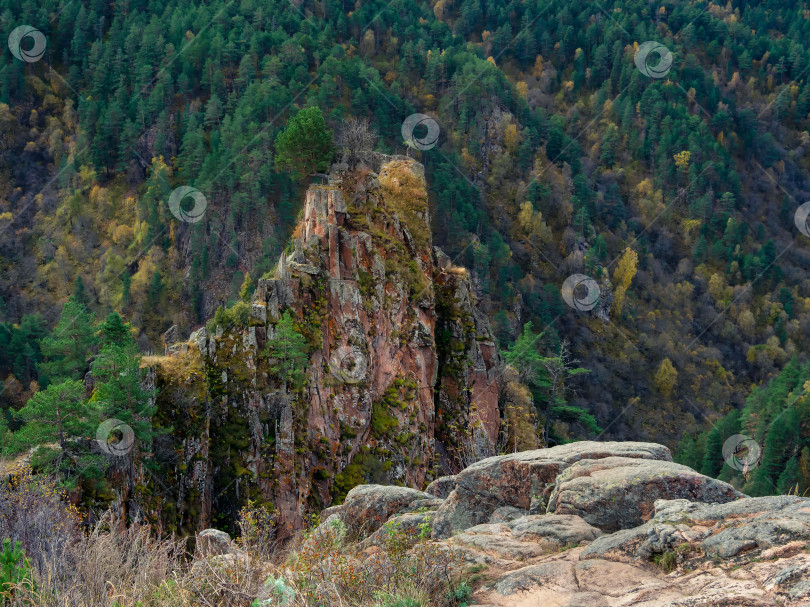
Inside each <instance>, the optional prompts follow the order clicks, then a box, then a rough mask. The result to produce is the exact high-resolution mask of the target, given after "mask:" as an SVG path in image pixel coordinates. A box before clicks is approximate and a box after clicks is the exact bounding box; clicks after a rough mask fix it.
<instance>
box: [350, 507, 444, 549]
mask: <svg viewBox="0 0 810 607" xmlns="http://www.w3.org/2000/svg"><path fill="white" fill-rule="evenodd" d="M432 518H433V513H432V512H408V513H405V514H400V515H397V516H393V517H391V518H390V519H388V521H387V522H386V523H385V524H384V525H383V526H382V527H380V528H379V529H377V530H376V531H374V533H372V534H371V535H369V536H368V537H367V538H366V539H364V540H363V541H362V542H360V543H359V544H358V545H357V547H358V549H360V550H365V549H366V548H368V547H369V546H382V545H384V544H385V542H386V540H387V539H389V538H390V537H391V535H392V534H397V535H400V534H401V535H402V536H403V537H405V538H407V539H408V540H409V541H416V540H418V539H419V538H420V536H421V535H422V534H423V529H424V528H425V527H424V526H425V525H427V527H426V528H427V530H428V532H429V531H430V521H431V519H432Z"/></svg>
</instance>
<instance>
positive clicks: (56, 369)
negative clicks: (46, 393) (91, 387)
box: [40, 295, 98, 382]
mask: <svg viewBox="0 0 810 607" xmlns="http://www.w3.org/2000/svg"><path fill="white" fill-rule="evenodd" d="M97 343H98V342H97V339H96V330H95V327H94V326H93V315H92V314H91V313H90V312H88V311H87V308H85V307H84V305H82V304H81V303H79V301H78V300H77V299H76V298H75V297H74V296H73V295H71V296H70V297H69V298H68V300H67V302H65V305H64V307H63V308H62V316H61V317H60V318H59V323H58V324H57V325H56V327H54V329H53V332H52V333H51V334H50V335H48V336H47V337H45V338H44V339H43V340H42V344H41V348H42V354H43V356H44V357H45V362H43V363H41V364H40V372H41V374H42V375H43V377H44V378H46V379H47V381H51V382H60V381H63V380H65V379H79V378H80V377H81V376H82V374H83V373H84V372H85V371H86V370H87V360H88V358H89V357H90V355H91V354H92V352H93V349H94V348H95V347H96V345H97Z"/></svg>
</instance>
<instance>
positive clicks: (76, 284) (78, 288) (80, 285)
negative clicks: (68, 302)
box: [73, 276, 90, 307]
mask: <svg viewBox="0 0 810 607" xmlns="http://www.w3.org/2000/svg"><path fill="white" fill-rule="evenodd" d="M73 299H75V300H76V301H77V302H78V303H79V304H81V305H83V306H85V307H87V306H89V305H90V298H89V297H88V296H87V291H85V289H84V281H83V280H82V277H81V276H77V277H76V280H74V281H73Z"/></svg>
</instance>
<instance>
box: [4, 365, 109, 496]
mask: <svg viewBox="0 0 810 607" xmlns="http://www.w3.org/2000/svg"><path fill="white" fill-rule="evenodd" d="M98 413H99V412H98V410H97V408H96V407H95V406H94V405H93V404H92V403H87V402H86V400H85V397H84V383H83V382H81V381H79V380H75V379H67V380H65V381H63V382H60V383H53V384H51V385H50V386H48V387H47V388H46V389H45V390H43V391H41V392H37V393H36V394H35V395H34V396H33V397H32V398H31V399H30V400H29V401H28V403H27V404H26V405H25V406H24V407H23V408H22V409H20V410H19V411H18V412H17V417H19V419H21V420H23V421H24V422H25V425H24V426H23V427H22V428H21V429H20V430H19V431H17V432H16V433H15V434H14V436H13V439H12V440H13V446H14V448H15V450H16V451H24V450H28V449H31V448H32V447H36V446H38V445H48V444H50V443H54V442H56V443H58V444H59V449H58V450H57V451H56V452H55V453H54V452H53V451H52V450H50V449H49V448H47V447H46V448H44V449H42V450H41V452H40V453H39V454H38V456H37V457H36V461H37V462H38V463H39V464H40V465H43V464H44V465H45V466H46V468H47V469H49V470H51V471H56V470H59V471H60V472H61V474H62V480H63V481H67V482H71V481H72V480H73V479H72V477H74V476H75V475H77V474H81V472H82V470H83V468H84V467H85V466H87V465H88V464H89V463H91V462H92V461H93V458H92V457H91V456H88V454H87V453H83V451H84V449H83V448H82V447H81V446H76V445H73V446H72V447H71V445H72V444H73V441H74V439H76V438H80V439H81V438H84V439H88V438H90V437H91V436H92V434H93V432H94V431H95V428H96V427H97V425H98V422H99V415H98Z"/></svg>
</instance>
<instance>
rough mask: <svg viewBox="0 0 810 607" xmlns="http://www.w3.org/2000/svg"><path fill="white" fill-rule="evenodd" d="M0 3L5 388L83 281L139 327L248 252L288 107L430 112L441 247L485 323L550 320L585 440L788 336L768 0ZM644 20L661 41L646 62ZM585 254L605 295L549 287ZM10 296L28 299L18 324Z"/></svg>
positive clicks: (650, 426)
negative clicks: (569, 361) (572, 378)
mask: <svg viewBox="0 0 810 607" xmlns="http://www.w3.org/2000/svg"><path fill="white" fill-rule="evenodd" d="M0 6H2V9H0V10H2V15H3V20H2V24H3V32H4V34H9V33H10V32H11V31H12V29H13V28H14V27H15V26H17V25H18V24H19V23H28V24H31V25H33V26H34V27H37V28H39V29H40V30H41V31H42V32H43V33H44V34H45V36H46V38H47V42H48V45H47V52H46V53H45V54H44V55H43V58H42V59H41V60H40V61H39V62H35V63H25V62H22V61H18V60H16V59H15V60H10V61H9V63H8V64H7V65H6V69H5V70H4V72H3V75H2V78H0V101H2V102H3V103H4V104H8V107H6V105H3V106H0V128H2V141H3V145H2V146H0V164H1V165H2V168H0V171H2V174H3V175H4V176H5V178H4V179H2V180H0V188H2V191H0V230H2V233H0V236H2V240H0V254H2V266H0V267H2V270H1V271H0V296H1V297H2V300H3V307H4V312H3V314H4V320H5V322H6V323H7V326H6V327H4V330H3V331H0V339H2V340H3V341H4V343H8V346H7V347H6V348H3V349H2V351H3V352H8V354H3V356H2V357H0V372H2V373H3V375H4V376H6V375H7V374H9V373H11V374H13V375H14V377H15V378H16V379H17V380H19V381H20V382H21V383H22V385H23V387H24V388H25V389H29V386H30V382H31V381H32V380H38V379H40V378H39V377H38V374H37V363H39V362H40V361H41V359H42V355H41V352H40V351H39V350H38V347H37V344H38V339H39V338H41V333H42V332H43V331H44V330H45V327H46V326H47V325H48V324H50V325H52V324H53V321H54V320H55V318H56V315H57V313H58V310H59V309H60V307H61V304H62V303H63V301H64V299H65V298H66V297H67V295H68V293H69V292H71V290H72V285H73V283H74V281H75V280H76V277H77V276H80V277H81V278H82V280H83V284H84V285H85V288H86V291H87V293H88V299H89V300H90V303H91V306H92V307H94V308H96V309H98V310H99V311H100V312H102V313H104V312H106V311H108V310H109V309H117V310H119V311H122V312H123V313H124V315H125V316H126V317H127V318H128V319H130V320H132V322H133V323H134V324H135V326H136V327H137V328H138V329H139V330H141V336H140V345H141V347H142V348H143V349H144V350H148V349H150V348H151V349H157V348H158V347H159V335H160V334H161V333H162V332H163V331H165V329H166V328H167V327H169V326H171V325H172V324H177V325H178V326H179V327H181V329H182V330H183V331H184V332H189V331H190V330H192V329H193V328H196V326H198V324H199V323H201V322H203V321H204V320H205V319H206V318H208V317H210V316H211V315H212V314H213V313H214V311H215V309H216V308H217V306H218V305H221V304H224V303H228V302H232V301H234V300H235V299H236V298H237V297H238V293H239V291H240V288H241V286H242V285H243V284H244V283H245V282H246V281H245V279H246V277H247V275H248V274H250V275H251V276H252V277H253V279H255V277H256V276H259V275H262V274H263V273H264V272H266V271H267V270H269V269H270V268H271V267H272V265H273V264H274V263H275V260H276V259H277V257H278V253H279V251H280V250H281V248H282V247H283V245H284V243H285V242H286V238H287V235H288V234H289V233H290V232H291V230H292V229H293V227H294V225H295V223H296V222H295V219H294V218H295V215H296V212H297V211H298V209H299V208H300V207H299V203H298V202H297V201H300V200H301V199H302V196H301V195H300V193H299V192H298V190H299V184H297V183H296V182H294V181H293V180H291V179H290V178H289V176H288V175H286V174H284V173H281V172H279V171H277V170H276V168H275V166H274V162H273V160H274V158H273V156H274V154H273V152H274V151H275V150H274V146H273V143H272V142H273V140H274V137H275V135H276V134H277V132H278V130H279V128H280V127H281V125H282V124H283V122H284V121H285V120H286V119H287V117H288V115H290V114H292V113H294V112H295V111H296V109H297V108H299V107H304V106H308V105H318V106H319V107H321V108H322V110H323V111H324V114H325V115H327V117H328V120H329V122H330V124H331V125H333V126H334V127H335V128H338V127H339V126H340V121H341V119H342V118H345V117H347V116H350V115H352V116H365V117H368V118H370V119H371V120H372V122H373V123H374V124H375V125H376V127H377V129H378V131H379V133H380V135H381V140H380V142H379V144H378V147H379V150H380V151H384V152H389V153H390V152H395V151H397V150H398V149H401V147H402V143H401V141H402V133H401V126H402V123H403V121H404V120H405V119H406V118H407V117H408V116H409V115H411V114H412V113H414V112H417V111H419V112H426V113H428V114H429V115H430V116H431V117H432V118H433V119H434V120H435V121H436V123H437V125H438V126H439V130H440V137H439V140H438V143H437V145H436V147H434V148H432V149H426V150H423V151H421V152H420V156H421V158H420V159H421V160H422V161H423V163H424V165H425V171H426V175H427V180H428V183H429V188H430V192H429V206H430V208H431V212H432V216H433V222H432V226H433V230H434V232H435V237H436V243H437V244H439V245H440V246H442V247H443V249H444V250H445V251H446V252H447V253H448V255H449V256H450V257H451V259H453V260H455V261H456V262H457V263H459V264H461V265H464V266H465V267H467V268H468V269H469V271H470V276H471V285H472V291H473V292H475V294H476V295H477V296H478V301H479V302H480V306H481V308H482V309H483V310H484V311H485V312H486V313H487V314H488V315H489V316H490V317H491V319H492V320H493V331H494V333H495V335H496V337H497V338H498V340H499V341H500V342H501V345H508V344H509V343H511V342H512V341H513V340H514V339H515V337H516V336H517V335H518V334H519V333H520V331H521V329H522V327H523V325H524V323H525V322H526V321H532V322H533V325H534V328H535V330H542V329H545V336H544V338H543V339H542V340H538V344H541V345H542V347H543V349H544V351H545V352H546V353H547V352H551V351H554V350H555V348H556V347H557V345H558V343H559V342H560V341H561V340H568V341H569V342H570V343H571V348H572V350H573V353H574V355H575V357H576V358H578V359H579V361H580V363H579V364H580V365H581V366H583V367H585V368H587V369H589V370H591V373H590V374H589V375H587V376H581V377H579V378H578V379H577V382H576V384H577V385H576V387H577V388H578V391H579V395H578V397H574V399H573V404H575V405H578V406H583V407H587V408H588V409H589V410H590V411H591V412H592V413H594V414H595V415H596V417H597V420H598V422H599V425H600V426H601V427H602V428H604V429H605V433H606V435H608V436H611V437H632V438H646V437H649V438H656V439H658V440H662V441H666V442H668V443H669V444H671V445H674V443H675V442H676V441H677V439H678V438H679V436H680V434H681V433H683V432H684V431H687V432H689V431H693V430H695V429H697V428H698V427H699V426H700V425H701V424H702V423H703V422H704V421H705V420H706V419H709V420H711V419H714V418H715V417H717V416H718V415H719V414H721V413H725V412H726V411H728V410H730V409H732V408H740V407H741V406H742V404H743V401H744V399H745V397H746V395H747V394H748V392H749V390H750V387H751V385H752V384H758V383H761V382H762V381H764V380H766V379H767V378H769V377H771V376H773V375H774V374H775V373H776V372H778V370H779V369H780V368H782V367H783V366H784V365H785V363H786V362H787V360H788V359H789V358H790V357H791V355H793V354H799V355H801V356H805V355H806V353H807V352H808V350H810V342H808V338H807V336H808V334H810V331H808V323H810V282H809V281H808V280H807V277H806V271H805V268H806V267H807V264H808V261H809V260H810V256H808V248H807V246H808V242H810V241H808V238H807V236H806V235H805V234H803V233H802V232H801V230H800V229H799V228H797V226H796V225H795V221H794V217H795V212H796V210H797V208H798V207H799V205H800V204H802V203H803V202H804V201H805V200H806V199H807V196H808V195H810V184H809V183H808V180H807V170H808V157H807V151H808V149H807V148H808V143H810V135H808V111H810V88H808V82H807V72H808V69H809V68H810V54H809V53H808V49H807V40H808V39H810V37H809V36H808V33H809V30H810V20H808V18H807V15H806V14H805V12H804V11H803V10H800V9H797V8H796V7H794V6H792V5H785V4H783V3H779V2H772V1H762V2H729V3H723V4H721V3H711V2H694V3H693V2H685V1H681V0H678V1H668V2H663V3H661V4H659V5H656V6H655V7H652V6H650V5H649V3H647V2H641V1H618V0H616V1H613V2H600V3H593V2H586V1H585V0H576V1H574V2H559V1H557V0H533V1H531V2H518V1H516V0H515V1H512V2H502V1H501V0H484V1H481V0H449V1H448V0H440V1H437V2H418V1H415V0H396V1H395V2H391V3H389V2H387V1H386V0H379V1H376V2H367V3H362V4H360V5H356V6H355V5H347V4H345V3H343V2H338V1H337V0H327V1H326V2H303V3H301V4H300V6H297V7H295V6H290V4H289V2H286V0H277V1H276V0H269V1H265V0H262V1H261V2H247V3H240V4H238V5H237V4H234V3H227V2H225V1H224V0H215V1H214V2H211V3H196V2H183V3H177V2H174V1H167V2H148V3H147V2H145V1H143V0H132V1H130V2H128V3H127V7H126V10H118V9H119V8H120V5H118V4H114V3H107V2H103V1H99V2H67V1H66V0H47V1H46V2H44V3H40V2H33V1H29V0H25V1H23V2H14V1H11V0H6V1H5V2H4V3H3V4H0ZM649 41H656V42H658V43H660V44H662V45H663V46H664V47H665V49H666V51H671V53H672V55H671V64H669V65H665V66H662V67H661V68H660V69H659V70H658V71H656V70H655V69H652V70H651V69H650V68H651V67H652V68H655V67H656V66H657V64H656V62H655V58H654V57H655V56H657V54H656V53H652V56H651V57H650V62H649V65H648V62H647V61H646V60H645V54H648V51H649V45H647V46H645V43H646V42H649ZM662 52H663V51H662ZM639 53H641V56H640V55H639ZM663 56H664V57H666V56H667V53H666V52H663ZM665 63H666V64H668V63H669V59H667V61H665ZM659 76H662V77H659ZM179 186H193V187H195V188H197V189H199V190H200V191H201V192H203V193H204V195H205V198H206V200H207V208H206V212H205V215H204V217H203V218H202V219H201V220H200V221H199V222H197V223H193V224H189V223H185V222H182V221H179V220H177V219H176V218H174V217H173V215H172V214H171V212H170V210H169V208H168V205H167V204H166V202H167V200H168V198H169V197H170V194H171V192H172V191H173V190H174V188H176V187H179ZM628 248H629V249H630V253H628V252H627V249H628ZM579 273H581V274H586V275H589V276H592V277H593V278H594V279H595V280H596V281H597V282H598V284H599V285H600V290H601V291H603V293H602V295H603V303H606V302H608V301H610V299H611V297H612V298H613V305H612V306H611V305H604V306H600V308H599V309H600V315H601V316H598V315H596V314H594V313H593V312H577V311H574V310H572V309H570V308H569V307H567V306H566V305H565V303H564V302H563V300H562V298H561V294H560V289H561V287H562V285H563V284H564V281H565V280H566V278H568V277H569V276H570V275H572V274H579ZM247 283H248V285H250V283H251V281H250V280H248V281H247ZM34 311H38V312H41V313H42V314H44V315H45V321H44V322H40V323H38V324H37V323H33V322H32V319H30V318H29V319H28V320H29V322H28V323H27V324H26V323H24V322H23V321H24V318H25V316H26V314H28V313H30V312H34ZM13 325H19V327H17V328H15V327H14V326H13ZM32 325H35V326H32ZM15 331H16V332H18V334H15ZM23 344H28V345H29V349H25V347H24V345H23ZM535 392H536V394H535V396H536V397H537V400H538V401H539V402H540V403H541V404H542V401H543V399H544V398H547V397H548V396H547V394H546V393H545V392H544V391H543V390H542V389H539V388H538V389H536V390H535ZM4 406H6V407H8V406H11V403H4ZM578 433H580V430H579V429H578V428H577V427H576V426H573V425H570V424H569V423H567V422H565V421H564V420H563V421H562V422H559V423H556V424H555V425H554V427H553V435H554V438H556V439H558V440H562V439H566V438H570V437H572V436H575V435H577V434H578Z"/></svg>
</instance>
